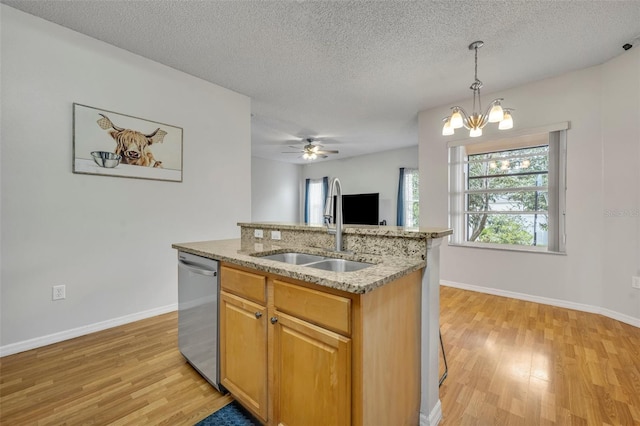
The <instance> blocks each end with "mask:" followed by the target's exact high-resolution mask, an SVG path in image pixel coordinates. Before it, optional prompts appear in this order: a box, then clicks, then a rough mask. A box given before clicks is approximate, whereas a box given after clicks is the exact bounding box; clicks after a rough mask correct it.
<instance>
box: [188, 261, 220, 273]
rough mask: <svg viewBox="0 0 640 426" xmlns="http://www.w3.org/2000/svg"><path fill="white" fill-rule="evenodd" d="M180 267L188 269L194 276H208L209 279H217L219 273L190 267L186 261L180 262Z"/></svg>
mask: <svg viewBox="0 0 640 426" xmlns="http://www.w3.org/2000/svg"><path fill="white" fill-rule="evenodd" d="M178 267H179V268H184V269H186V270H188V271H191V272H193V273H194V274H199V275H206V276H208V277H215V276H216V275H218V271H211V270H209V269H202V268H198V267H196V266H192V265H190V264H189V263H187V262H185V261H184V260H179V261H178Z"/></svg>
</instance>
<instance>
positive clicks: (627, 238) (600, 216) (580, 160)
mask: <svg viewBox="0 0 640 426" xmlns="http://www.w3.org/2000/svg"><path fill="white" fill-rule="evenodd" d="M469 96H471V93H470V94H469ZM483 96H484V98H485V99H492V98H495V97H504V98H505V101H504V102H503V104H504V105H507V106H509V107H513V108H515V110H516V112H515V114H514V120H515V128H514V131H516V130H519V129H527V128H535V127H538V126H544V125H548V124H553V123H558V122H562V121H570V122H571V129H570V130H569V131H568V133H567V144H568V162H567V185H568V189H567V216H566V228H567V254H566V256H561V255H550V254H531V253H522V252H509V251H496V250H487V249H478V248H463V247H451V246H444V247H443V249H442V257H441V260H442V264H441V266H442V269H441V278H442V280H445V281H450V282H452V283H458V284H467V285H474V286H480V287H486V288H490V289H497V290H501V291H506V292H513V293H521V294H524V295H532V296H535V297H540V298H548V299H552V300H556V301H567V302H570V303H574V304H582V305H584V306H586V307H596V308H598V309H600V308H601V309H600V311H601V312H604V313H607V314H609V315H610V316H614V317H617V318H619V319H622V320H624V321H626V322H630V323H634V324H638V323H640V322H639V321H640V320H639V319H640V292H638V290H634V289H632V288H631V285H630V284H631V276H632V275H638V273H640V243H639V242H640V230H639V229H640V218H639V217H638V216H639V215H638V212H639V211H640V200H639V197H640V177H639V167H638V164H640V127H639V126H640V124H639V123H640V119H639V117H640V49H635V48H634V49H633V50H631V51H629V52H626V53H623V54H621V55H620V56H619V57H617V58H615V59H613V60H612V61H610V62H608V63H606V64H604V65H601V66H596V67H592V68H588V69H584V70H580V71H576V72H571V73H568V74H565V75H562V76H559V77H555V78H550V79H547V80H543V81H539V82H535V83H531V84H527V85H525V86H522V87H517V88H514V89H511V90H508V91H505V92H502V93H494V94H485V95H483ZM469 99H470V97H469ZM469 99H466V100H462V101H461V102H462V103H461V104H462V105H466V104H467V103H468V102H469ZM453 104H454V103H452V105H453ZM448 107H449V105H446V106H442V107H439V108H434V109H431V110H427V111H423V112H421V113H420V114H419V127H420V130H419V132H420V145H419V149H420V173H421V176H420V177H421V188H420V189H421V191H420V197H421V198H420V199H421V200H422V201H423V202H422V203H421V206H420V207H421V213H422V214H421V224H422V225H436V224H437V225H441V224H446V223H447V221H448V219H447V210H448V209H447V206H448V196H447V185H448V183H447V181H448V176H447V141H449V140H456V139H460V138H461V136H460V133H458V134H457V135H454V136H449V137H443V136H441V129H442V121H441V119H442V116H443V115H444V114H446V112H447V111H448ZM494 127H496V126H494V125H491V124H490V125H488V126H487V127H486V128H485V134H488V137H485V136H483V138H484V139H487V138H490V137H491V136H492V135H493V136H494V137H496V136H500V135H501V134H504V132H499V131H498V130H496V129H494ZM462 137H464V136H462ZM425 201H427V203H426V205H425ZM607 211H614V212H621V213H620V215H621V216H615V217H607ZM576 306H577V305H576ZM598 309H596V311H598Z"/></svg>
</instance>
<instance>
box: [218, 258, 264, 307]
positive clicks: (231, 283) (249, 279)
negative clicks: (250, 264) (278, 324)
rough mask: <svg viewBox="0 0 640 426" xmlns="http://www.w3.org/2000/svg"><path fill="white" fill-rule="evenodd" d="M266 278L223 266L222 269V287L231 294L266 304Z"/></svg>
mask: <svg viewBox="0 0 640 426" xmlns="http://www.w3.org/2000/svg"><path fill="white" fill-rule="evenodd" d="M266 280H267V279H266V277H264V276H263V275H257V274H252V273H250V272H245V271H240V270H239V269H234V268H230V267H228V266H222V268H220V286H221V287H222V288H223V289H225V290H227V291H228V292H230V293H233V294H236V295H238V296H243V297H246V298H247V299H250V300H253V301H256V302H259V303H266V301H267V297H266V295H267V294H266Z"/></svg>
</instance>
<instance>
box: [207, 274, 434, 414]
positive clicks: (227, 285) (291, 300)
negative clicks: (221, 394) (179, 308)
mask: <svg viewBox="0 0 640 426" xmlns="http://www.w3.org/2000/svg"><path fill="white" fill-rule="evenodd" d="M421 278H422V271H416V272H414V273H411V274H409V275H406V276H404V277H402V278H400V279H398V280H396V281H394V282H392V283H389V284H387V285H385V286H382V287H380V288H378V289H376V290H374V291H372V292H370V293H366V294H352V293H346V292H342V291H338V290H333V289H330V288H325V287H321V286H318V285H314V284H309V283H306V282H302V281H296V280H292V279H289V278H283V277H280V276H276V275H271V274H265V273H262V272H258V271H254V270H251V269H248V268H242V267H238V266H235V265H228V264H223V266H222V268H221V288H222V296H221V304H222V308H221V310H220V315H221V318H220V325H221V329H220V339H221V340H220V351H221V357H220V359H221V377H222V384H223V386H225V387H226V388H227V389H228V390H229V392H231V394H232V395H234V397H235V398H236V399H237V400H238V401H239V402H240V403H241V404H243V405H244V406H245V407H246V408H247V409H248V410H250V411H251V412H252V413H254V414H255V415H256V417H258V418H259V419H260V420H262V421H263V422H264V423H265V424H267V425H269V426H271V425H279V426H280V425H281V426H313V425H322V426H328V425H336V426H342V425H356V426H366V425H374V424H375V425H394V426H396V425H416V424H418V423H419V410H420V300H421V282H422V279H421ZM256 295H266V296H265V297H264V298H262V297H261V296H259V297H258V296H256Z"/></svg>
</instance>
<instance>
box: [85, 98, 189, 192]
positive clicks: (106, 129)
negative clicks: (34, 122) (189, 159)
mask: <svg viewBox="0 0 640 426" xmlns="http://www.w3.org/2000/svg"><path fill="white" fill-rule="evenodd" d="M73 172H74V173H84V174H96V175H105V176H118V177H129V178H138V179H156V180H167V181H174V182H182V128H180V127H176V126H171V125H168V124H164V123H158V122H155V121H151V120H145V119H141V118H136V117H132V116H130V115H125V114H120V113H116V112H113V111H107V110H103V109H97V108H93V107H89V106H86V105H81V104H76V103H74V104H73Z"/></svg>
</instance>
